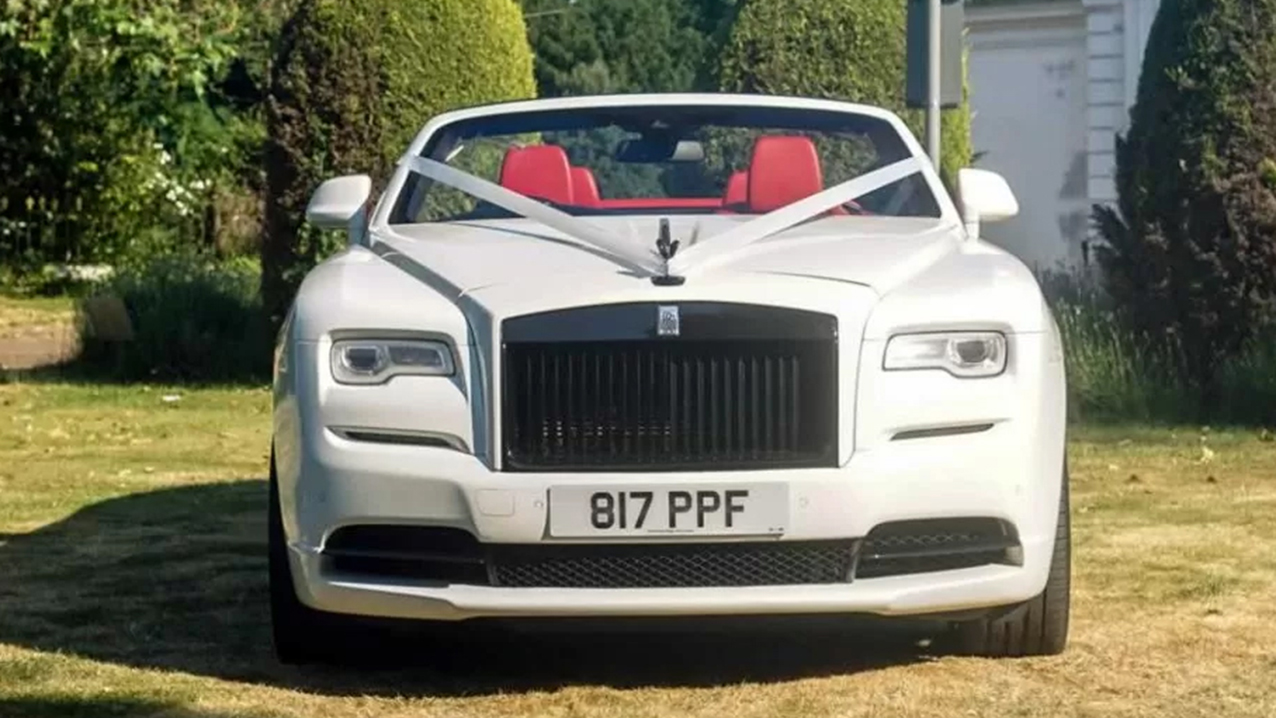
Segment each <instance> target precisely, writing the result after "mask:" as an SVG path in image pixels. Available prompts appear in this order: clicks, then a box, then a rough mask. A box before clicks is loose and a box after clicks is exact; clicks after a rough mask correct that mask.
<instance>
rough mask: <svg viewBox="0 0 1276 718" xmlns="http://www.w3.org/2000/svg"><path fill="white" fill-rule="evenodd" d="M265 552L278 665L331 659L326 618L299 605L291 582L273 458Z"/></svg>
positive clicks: (331, 633)
mask: <svg viewBox="0 0 1276 718" xmlns="http://www.w3.org/2000/svg"><path fill="white" fill-rule="evenodd" d="M267 524H268V536H267V550H268V553H269V557H268V562H269V564H270V623H271V637H272V639H273V642H274V647H275V656H276V657H277V658H278V659H279V661H280V662H281V663H287V664H294V665H295V664H304V663H318V662H325V661H329V660H332V659H333V658H334V655H335V654H334V648H335V646H334V645H333V642H334V641H337V640H338V635H337V633H336V632H334V631H331V630H328V629H330V628H332V627H331V626H329V625H328V624H329V623H330V621H329V620H327V619H328V617H327V616H326V615H325V614H323V613H320V612H319V611H316V610H315V609H313V608H311V607H309V606H307V605H306V604H304V603H302V602H301V601H300V600H299V599H298V598H297V590H296V588H295V587H294V586H293V582H292V567H291V566H289V564H288V545H287V539H286V538H285V536H284V523H283V513H282V507H281V506H280V503H279V480H278V478H277V477H276V475H275V458H274V456H273V455H272V456H271V457H270V516H269V517H268V518H267Z"/></svg>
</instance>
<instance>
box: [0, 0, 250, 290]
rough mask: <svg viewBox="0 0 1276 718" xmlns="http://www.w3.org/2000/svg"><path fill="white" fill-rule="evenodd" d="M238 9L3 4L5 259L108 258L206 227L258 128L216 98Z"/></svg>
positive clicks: (142, 1) (162, 3)
mask: <svg viewBox="0 0 1276 718" xmlns="http://www.w3.org/2000/svg"><path fill="white" fill-rule="evenodd" d="M245 1H246V0H245ZM239 17H240V14H239V13H238V11H237V9H236V8H234V7H233V6H232V7H228V6H226V5H225V3H219V2H215V1H214V0H54V1H52V2H49V1H43V0H42V1H39V2H32V1H30V0H11V1H10V2H7V3H6V4H5V13H4V14H3V19H0V94H2V95H3V96H4V97H5V99H6V101H5V102H4V103H2V104H0V127H4V130H3V131H0V263H3V264H5V265H8V266H9V267H18V268H19V269H20V268H23V267H27V268H29V267H38V266H39V265H40V264H43V263H45V262H66V261H92V262H97V261H108V262H109V261H114V260H115V259H116V258H117V257H118V256H120V255H121V254H124V253H127V252H129V251H130V250H131V243H132V242H133V241H134V239H135V238H136V237H137V236H138V235H139V234H140V233H144V232H155V231H163V232H167V233H168V234H169V235H170V237H179V238H181V239H183V240H186V241H189V238H192V237H198V236H199V235H200V230H201V227H202V225H203V224H204V213H203V210H204V207H205V205H206V204H207V202H209V201H210V197H211V192H212V190H213V189H214V187H215V185H217V184H218V183H219V182H220V180H222V178H223V177H224V176H226V175H233V174H235V170H236V168H237V167H238V165H240V164H242V163H243V157H242V155H241V154H240V152H239V150H240V146H241V141H245V142H251V136H252V134H253V133H252V131H251V129H249V128H246V127H245V126H244V125H243V124H242V123H241V122H239V119H238V117H237V116H236V115H235V113H234V112H233V111H231V109H230V108H228V107H226V106H224V105H221V104H219V103H218V102H217V101H216V99H215V95H216V94H217V93H216V91H215V85H216V78H218V77H219V76H220V75H221V74H222V73H223V72H224V70H225V69H226V67H227V65H228V62H229V60H230V58H231V57H232V56H233V54H234V52H235V43H236V38H237V26H238V19H239Z"/></svg>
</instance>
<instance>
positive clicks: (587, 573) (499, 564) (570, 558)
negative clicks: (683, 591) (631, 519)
mask: <svg viewBox="0 0 1276 718" xmlns="http://www.w3.org/2000/svg"><path fill="white" fill-rule="evenodd" d="M853 551H854V542H853V541H820V542H783V543H772V544H758V543H729V544H692V545H684V544H666V545H648V546H642V545H615V546H580V547H517V548H515V547H497V548H494V550H493V552H492V556H491V560H492V575H493V578H494V579H495V582H496V583H497V585H500V586H509V587H517V588H692V587H721V586H782V585H794V584H821V583H825V584H827V583H844V582H846V581H848V580H850V568H851V560H852V555H853Z"/></svg>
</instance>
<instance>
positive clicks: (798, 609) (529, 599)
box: [281, 422, 1060, 621]
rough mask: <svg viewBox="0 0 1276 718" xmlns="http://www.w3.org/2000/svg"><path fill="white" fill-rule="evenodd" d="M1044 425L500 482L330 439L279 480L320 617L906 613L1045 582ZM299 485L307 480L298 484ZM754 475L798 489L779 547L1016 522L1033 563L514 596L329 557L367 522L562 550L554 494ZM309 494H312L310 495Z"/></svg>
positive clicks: (478, 466) (1052, 501) (308, 594)
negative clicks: (822, 464)
mask: <svg viewBox="0 0 1276 718" xmlns="http://www.w3.org/2000/svg"><path fill="white" fill-rule="evenodd" d="M1031 426H1033V424H1031V423H1028V422H1005V423H1002V424H998V425H995V426H993V427H992V428H991V429H989V430H987V431H983V432H981V433H978V434H972V435H960V436H950V437H936V438H925V439H915V440H907V441H898V442H889V443H887V444H884V445H882V446H880V447H877V448H875V449H873V450H871V451H863V452H857V453H856V454H855V455H854V456H853V457H852V458H851V460H850V461H849V462H847V463H846V464H845V465H843V466H841V467H838V468H830V469H802V470H782V471H765V472H705V473H659V474H638V475H635V474H632V473H630V474H624V473H617V474H601V473H592V474H570V473H565V474H529V473H501V472H493V471H491V470H490V469H489V468H488V467H487V466H486V465H485V464H483V463H482V462H481V461H480V460H479V459H476V458H475V457H473V456H470V455H468V454H464V453H461V452H458V451H455V450H451V449H444V448H430V447H418V446H394V445H385V444H372V443H363V442H356V441H350V440H347V439H344V438H341V437H339V436H337V435H336V434H333V433H332V432H330V431H328V430H319V432H317V435H312V437H311V439H312V440H311V441H308V442H307V444H308V446H307V449H308V450H307V451H305V452H303V455H302V460H301V461H300V462H299V465H298V467H297V468H298V470H299V471H298V475H299V476H298V477H293V480H291V481H289V480H283V481H281V486H282V487H284V489H283V490H284V492H285V495H284V496H283V497H282V498H283V499H284V500H283V501H282V503H283V505H284V507H285V509H284V511H285V516H284V524H285V527H286V532H287V534H288V536H289V546H290V549H291V551H290V555H291V560H292V569H293V576H294V583H295V585H296V588H297V592H298V595H299V597H300V598H301V600H302V601H303V602H304V603H306V604H308V605H310V606H312V607H314V608H317V609H320V610H325V611H330V612H336V613H345V614H356V615H365V616H377V617H387V618H406V619H430V620H448V621H453V620H463V619H470V618H482V617H566V616H573V617H592V616H686V615H743V614H768V613H770V614H812V613H868V614H878V615H885V616H903V615H918V614H933V613H947V612H961V611H967V610H975V609H981V608H989V607H995V606H1002V605H1007V604H1012V603H1016V602H1019V601H1023V600H1026V599H1028V598H1031V597H1032V596H1034V595H1036V594H1037V593H1039V592H1040V591H1041V590H1042V588H1043V587H1044V585H1045V581H1046V575H1047V572H1048V569H1049V561H1050V554H1051V547H1052V542H1053V538H1054V531H1055V521H1056V515H1057V507H1058V503H1057V502H1058V497H1059V487H1060V484H1059V481H1058V474H1057V473H1055V474H1054V475H1052V476H1043V475H1042V474H1041V467H1042V466H1043V465H1048V464H1049V463H1050V462H1051V461H1052V457H1053V456H1054V454H1055V453H1056V447H1055V446H1053V444H1054V443H1055V442H1054V441H1048V440H1043V437H1041V436H1035V435H1033V432H1032V431H1031V430H1030V429H1029V427H1031ZM1054 465H1055V466H1056V467H1057V466H1058V465H1059V464H1058V463H1054ZM1056 471H1057V470H1056ZM301 476H304V480H302V481H300V482H298V481H296V479H297V478H299V477H301ZM748 480H768V481H776V480H779V481H782V482H783V483H785V484H786V485H787V486H788V488H789V497H790V500H789V514H790V516H789V522H788V524H787V526H788V529H787V531H786V533H785V534H784V536H783V537H782V538H781V539H780V540H781V541H798V540H823V539H853V538H860V537H863V536H865V535H867V534H868V533H869V531H870V530H871V529H873V527H875V526H878V525H880V524H883V523H888V522H893V521H907V520H916V519H934V518H949V517H989V518H995V519H1001V520H1004V521H1006V522H1008V523H1009V524H1011V525H1012V526H1014V528H1015V529H1016V531H1017V534H1018V539H1019V542H1020V544H1021V546H1022V559H1023V560H1022V565H1020V566H1012V565H984V566H977V567H973V568H963V569H956V570H947V571H936V572H930V573H921V574H912V575H904V576H889V577H881V578H870V579H856V580H854V581H850V582H847V583H839V584H828V585H792V586H756V587H754V586H751V587H729V588H632V589H631V588H623V589H617V588H605V589H593V588H505V587H492V586H477V585H459V584H451V585H446V584H440V583H437V582H435V583H433V584H432V583H429V582H424V581H413V580H407V579H396V578H389V577H376V578H368V577H363V576H356V575H351V574H342V573H337V572H334V571H332V570H331V569H330V568H329V567H328V565H327V564H326V563H325V561H324V558H323V553H322V552H323V548H324V543H325V541H326V540H327V538H328V537H329V536H330V535H331V534H332V532H333V531H334V530H336V529H338V528H340V527H342V526H349V525H356V524H395V525H416V526H432V527H451V528H457V529H462V530H464V531H467V532H469V533H471V534H473V535H474V536H475V537H477V538H478V540H479V541H480V542H482V543H484V544H524V545H525V544H544V543H552V542H553V540H552V539H549V538H547V535H546V526H547V504H548V500H547V493H548V489H549V488H550V487H551V486H563V485H569V484H573V483H579V484H591V485H597V484H614V485H616V486H617V487H618V488H623V487H624V485H625V483H626V482H641V483H644V484H653V483H654V484H661V483H668V484H670V485H682V486H685V485H688V484H693V485H696V486H712V485H713V484H715V483H718V482H723V483H726V482H738V481H748ZM299 484H304V490H297V489H298V485H299ZM706 540H708V539H706Z"/></svg>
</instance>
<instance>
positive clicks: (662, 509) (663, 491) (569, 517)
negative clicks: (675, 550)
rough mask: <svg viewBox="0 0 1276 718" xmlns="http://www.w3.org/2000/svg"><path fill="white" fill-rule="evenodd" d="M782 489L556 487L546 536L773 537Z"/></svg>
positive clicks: (782, 505) (784, 517) (780, 519)
mask: <svg viewBox="0 0 1276 718" xmlns="http://www.w3.org/2000/svg"><path fill="white" fill-rule="evenodd" d="M788 499H789V493H788V487H787V486H785V485H784V484H738V485H714V486H676V487H671V486H624V487H617V486H556V487H553V488H551V489H550V490H549V532H550V535H551V536H555V537H559V538H573V537H598V536H612V537H615V536H658V535H707V536H723V535H728V536H729V535H754V536H757V535H775V534H782V533H784V527H785V523H786V522H787V521H788V517H789V506H788Z"/></svg>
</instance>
